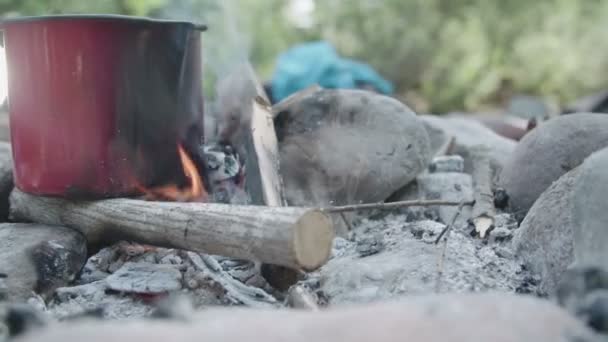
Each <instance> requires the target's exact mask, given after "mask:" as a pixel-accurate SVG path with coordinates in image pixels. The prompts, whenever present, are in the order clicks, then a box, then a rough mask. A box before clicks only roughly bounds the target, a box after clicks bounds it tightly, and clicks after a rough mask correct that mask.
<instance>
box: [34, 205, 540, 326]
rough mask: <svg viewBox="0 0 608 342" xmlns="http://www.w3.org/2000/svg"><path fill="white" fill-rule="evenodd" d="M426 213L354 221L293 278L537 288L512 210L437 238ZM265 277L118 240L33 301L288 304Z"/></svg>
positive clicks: (89, 306) (146, 307)
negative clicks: (313, 266)
mask: <svg viewBox="0 0 608 342" xmlns="http://www.w3.org/2000/svg"><path fill="white" fill-rule="evenodd" d="M433 216H436V215H433V214H432V213H428V212H425V213H421V212H418V213H412V211H407V212H403V211H402V212H396V211H393V212H388V213H386V212H385V213H384V214H380V215H378V214H375V215H371V216H369V215H368V216H367V217H363V218H360V219H358V220H356V221H354V222H353V230H352V231H351V232H350V233H349V235H348V237H347V238H336V241H335V244H334V250H333V255H332V257H331V260H330V261H329V262H328V263H327V264H326V265H325V266H323V267H322V268H321V269H319V270H318V271H317V272H313V273H310V274H306V275H304V277H303V278H300V280H299V282H298V283H297V284H296V285H298V286H304V287H305V288H307V289H309V290H310V291H311V293H312V294H313V295H314V296H315V298H316V299H317V300H318V303H319V304H320V305H325V304H329V305H332V306H338V305H341V304H351V303H365V302H371V301H377V300H383V299H387V298H397V297H400V296H405V295H409V294H424V293H438V292H471V291H474V292H475V291H490V290H493V291H503V292H510V293H513V292H519V293H536V292H537V289H536V284H537V283H538V278H536V277H535V276H534V275H533V274H531V273H530V272H529V271H527V270H526V269H525V268H524V267H523V266H522V263H521V262H520V261H518V260H516V259H514V257H513V255H514V253H513V252H512V251H511V249H510V236H511V232H512V230H513V229H516V224H515V225H514V224H513V222H514V220H513V219H512V218H511V216H510V215H509V214H501V215H499V216H498V217H497V220H496V224H497V227H496V228H495V229H494V230H493V231H492V233H491V235H490V237H489V239H487V240H480V239H477V238H474V237H472V236H470V235H469V233H468V232H467V229H466V227H454V229H452V230H451V231H450V232H449V233H448V234H446V236H447V240H446V238H445V237H444V238H443V239H442V240H441V241H440V242H439V243H438V244H436V243H435V240H436V239H437V236H438V234H439V233H440V232H441V231H442V230H443V229H444V228H445V225H444V224H443V223H441V222H439V221H438V220H432V219H429V218H428V217H431V218H432V217H433ZM446 241H447V245H446V244H445V243H446ZM444 248H445V251H444ZM442 255H443V257H442ZM269 283H273V282H272V281H268V280H267V279H265V278H264V276H263V275H262V272H261V271H260V268H259V267H257V265H256V263H254V262H249V261H242V260H234V259H229V258H223V257H219V256H209V255H199V254H195V253H192V252H186V251H181V250H174V249H165V248H156V247H151V246H142V245H138V244H130V243H127V242H122V243H119V244H116V245H114V246H111V247H108V248H104V249H102V250H100V251H99V252H98V253H96V254H95V255H93V256H92V257H90V258H89V260H88V262H87V263H86V265H85V267H84V269H83V271H82V273H81V274H80V276H79V278H78V279H77V280H76V281H75V283H74V284H73V286H69V287H64V288H60V289H58V290H57V291H56V292H55V295H54V296H53V297H52V299H51V300H50V301H47V303H46V304H45V303H44V302H42V301H41V300H36V299H34V298H33V299H31V300H30V303H34V304H36V306H37V307H38V308H40V309H41V310H42V311H45V312H46V313H47V314H49V315H50V316H52V317H53V318H55V319H58V320H64V319H70V318H72V317H79V316H82V315H89V316H90V315H95V316H98V317H103V318H105V319H125V318H142V317H151V316H154V315H155V314H156V313H158V312H159V310H160V308H161V307H162V305H165V304H163V303H166V302H167V301H170V300H171V299H172V298H173V297H175V295H179V296H180V298H183V299H185V300H186V301H187V302H189V303H190V305H191V306H192V308H193V309H202V308H208V307H213V306H241V305H244V306H249V307H281V306H286V305H287V302H288V300H287V299H286V298H287V291H280V290H278V289H277V288H273V287H272V286H271V285H269ZM292 285H293V284H292Z"/></svg>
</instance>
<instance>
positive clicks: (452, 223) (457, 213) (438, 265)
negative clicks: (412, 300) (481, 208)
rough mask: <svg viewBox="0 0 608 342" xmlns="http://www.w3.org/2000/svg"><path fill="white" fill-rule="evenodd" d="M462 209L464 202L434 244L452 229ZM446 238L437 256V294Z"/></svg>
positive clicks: (445, 248) (446, 244) (441, 273)
mask: <svg viewBox="0 0 608 342" xmlns="http://www.w3.org/2000/svg"><path fill="white" fill-rule="evenodd" d="M463 207H464V202H461V204H460V205H459V206H458V210H457V211H456V212H455V213H454V216H453V217H452V221H451V222H450V224H449V225H448V226H447V227H445V228H444V229H443V231H441V233H440V234H439V236H438V237H437V240H435V244H437V243H439V241H440V240H441V238H442V237H443V235H444V234H447V233H448V232H449V231H450V229H451V228H452V226H454V224H455V223H456V219H458V216H460V213H461V212H462V208H463ZM448 237H449V235H448V236H446V238H445V243H444V244H443V248H442V249H441V254H440V256H439V261H438V262H437V283H436V285H435V292H437V293H438V292H439V289H440V288H441V278H442V277H443V264H444V261H445V253H446V251H447V247H448Z"/></svg>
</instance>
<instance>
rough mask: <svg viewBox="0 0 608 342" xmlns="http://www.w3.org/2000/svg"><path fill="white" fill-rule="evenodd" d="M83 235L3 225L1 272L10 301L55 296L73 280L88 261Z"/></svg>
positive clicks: (0, 231)
mask: <svg viewBox="0 0 608 342" xmlns="http://www.w3.org/2000/svg"><path fill="white" fill-rule="evenodd" d="M86 257H87V246H86V240H85V238H84V236H82V234H80V233H79V232H77V231H74V230H72V229H68V228H64V227H58V226H45V225H37V224H24V223H5V224H0V273H3V274H5V275H6V279H4V280H5V283H6V286H7V287H8V289H7V292H8V297H9V298H8V299H9V300H10V301H15V302H18V301H24V300H26V299H27V298H29V297H31V296H32V295H33V294H34V293H37V294H40V295H42V296H45V295H49V294H51V293H52V292H53V291H54V290H55V289H56V288H58V287H61V286H65V285H66V284H67V283H69V282H70V281H73V280H74V278H75V277H76V275H77V274H78V272H80V270H81V269H82V267H83V266H84V264H85V262H86Z"/></svg>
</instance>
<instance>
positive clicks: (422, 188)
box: [416, 172, 474, 228]
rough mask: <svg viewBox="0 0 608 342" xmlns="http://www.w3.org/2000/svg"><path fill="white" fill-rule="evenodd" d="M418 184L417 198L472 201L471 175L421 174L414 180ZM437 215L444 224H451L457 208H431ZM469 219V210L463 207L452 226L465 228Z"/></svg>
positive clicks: (447, 173)
mask: <svg viewBox="0 0 608 342" xmlns="http://www.w3.org/2000/svg"><path fill="white" fill-rule="evenodd" d="M416 183H417V184H418V198H420V199H426V200H445V201H455V202H460V201H465V202H470V201H472V200H473V199H474V197H473V196H474V195H473V179H472V178H471V175H469V174H466V173H458V172H441V173H429V174H423V175H420V176H418V177H417V178H416ZM429 209H435V210H437V212H438V213H439V218H440V219H441V221H442V222H443V223H445V224H449V223H450V222H452V219H453V217H454V215H455V214H456V212H457V211H458V207H456V206H433V207H429ZM470 217H471V208H470V207H463V208H462V210H461V213H460V215H459V216H458V218H457V219H456V222H455V224H454V226H455V227H456V228H462V227H466V226H467V220H468V219H469V218H470Z"/></svg>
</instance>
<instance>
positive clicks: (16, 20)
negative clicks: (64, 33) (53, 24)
mask: <svg viewBox="0 0 608 342" xmlns="http://www.w3.org/2000/svg"><path fill="white" fill-rule="evenodd" d="M55 20H64V21H65V20H101V21H119V22H128V23H133V24H149V25H154V24H164V25H186V26H190V27H191V28H192V29H195V30H199V31H206V30H207V25H204V24H199V23H194V22H190V21H182V20H169V19H153V18H148V17H137V16H129V15H120V14H52V15H40V16H22V17H13V18H3V19H0V28H3V27H5V26H6V25H9V24H10V25H12V24H27V23H30V22H35V21H55Z"/></svg>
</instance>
